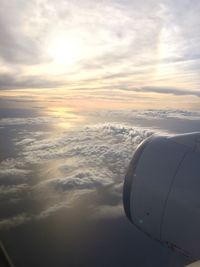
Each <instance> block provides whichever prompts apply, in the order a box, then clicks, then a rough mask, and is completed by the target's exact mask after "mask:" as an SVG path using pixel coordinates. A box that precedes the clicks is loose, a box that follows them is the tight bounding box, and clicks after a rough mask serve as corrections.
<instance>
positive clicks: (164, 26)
mask: <svg viewBox="0 0 200 267" xmlns="http://www.w3.org/2000/svg"><path fill="white" fill-rule="evenodd" d="M180 10H181V12H180ZM199 10H200V5H199V2H198V1H196V0H194V1H188V0H183V1H180V0H176V1H171V0H170V1H163V0H160V1H155V0H148V1H145V2H144V3H143V2H140V1H138V0H134V1H123V0H118V1H114V0H109V1H105V0H103V1H98V2H94V1H92V0H86V1H81V0H76V1H65V0H61V1H59V3H57V2H55V1H53V0H43V1H39V2H38V1H36V0H30V1H28V2H27V1H24V0H18V1H17V0H14V1H12V2H10V3H8V2H7V1H6V0H2V1H1V10H0V17H1V20H0V39H1V43H0V55H1V61H0V64H1V70H2V73H1V77H0V88H1V89H14V88H15V89H17V88H52V90H53V87H60V86H61V85H64V86H65V88H67V89H70V88H72V87H76V86H78V87H79V88H83V87H85V86H90V88H91V87H93V85H94V86H95V81H94V80H95V79H96V80H97V81H98V84H101V85H102V84H103V86H107V88H109V87H110V86H113V88H123V85H124V88H125V89H126V86H127V87H129V84H130V83H131V84H132V87H134V88H136V87H139V88H143V87H145V86H147V85H150V86H154V85H155V86H158V87H160V88H164V87H173V86H175V87H176V86H177V87H179V88H188V89H187V90H191V91H192V92H191V93H192V94H193V91H194V90H197V89H198V88H199V64H200V63H199V62H200V61H199V58H200V55H199V36H200V35H199V25H200V20H199ZM7 14H9V16H8V15H7ZM110 14H112V20H110ZM94 32H95V33H96V38H93V33H94ZM53 44H55V47H54V48H55V49H53V50H55V51H54V52H55V53H53V54H52V53H50V51H51V50H52V49H51V48H52V45H53ZM60 47H61V48H62V47H64V48H66V49H63V51H61V50H62V49H60V50H59V48H60ZM60 54H61V55H60ZM72 55H73V56H74V59H73V60H72V64H71V63H70V59H71V56H72ZM60 58H61V61H64V62H65V61H66V62H65V64H60V62H59V59H60ZM66 77H67V78H66ZM89 80H90V82H89ZM92 80H93V82H92ZM97 81H96V84H97ZM164 91H165V92H166V90H164ZM154 92H155V91H154ZM171 92H172V91H171ZM176 95H179V94H176Z"/></svg>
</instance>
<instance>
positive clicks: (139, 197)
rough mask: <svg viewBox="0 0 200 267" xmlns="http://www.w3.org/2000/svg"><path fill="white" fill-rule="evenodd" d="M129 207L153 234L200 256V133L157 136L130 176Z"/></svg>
mask: <svg viewBox="0 0 200 267" xmlns="http://www.w3.org/2000/svg"><path fill="white" fill-rule="evenodd" d="M123 204H124V210H125V213H126V215H127V217H128V218H129V220H130V221H131V222H132V223H133V224H134V225H135V226H137V227H138V228H139V229H140V230H141V231H143V232H145V233H146V234H148V235H149V236H150V237H152V238H154V239H156V240H159V241H161V242H162V243H165V244H166V245H167V246H169V247H171V248H174V249H176V250H179V251H181V252H182V253H183V254H185V255H187V256H190V257H192V258H195V259H199V258H200V133H191V134H183V135H176V136H152V137H150V138H148V139H147V140H145V141H144V142H142V144H141V145H139V147H138V148H137V150H136V152H135V154H134V156H133V158H132V160H131V162H130V165H129V168H128V171H127V174H126V176H125V181H124V191H123Z"/></svg>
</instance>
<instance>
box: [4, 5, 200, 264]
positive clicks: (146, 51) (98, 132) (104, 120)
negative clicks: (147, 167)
mask: <svg viewBox="0 0 200 267" xmlns="http://www.w3.org/2000/svg"><path fill="white" fill-rule="evenodd" d="M199 13H200V2H199V1H198V0H173V1H172V0H163V1H161V0H144V1H139V0H131V1H130V0H115V1H114V0H107V1H105V0H101V1H94V0H93V1H92V0H84V1H83V0H74V1H68V0H59V1H53V0H30V1H25V0H12V1H7V0H0V240H1V241H2V242H3V244H4V246H5V247H6V249H7V251H8V253H9V255H10V257H11V258H12V260H13V262H14V263H15V265H16V267H17V266H21V267H27V266H29V267H35V266H38V267H44V266H49V267H54V266H58V267H66V266H70V267H71V266H72V267H73V266H75V267H77V266H83V267H84V266H87V267H90V266H97V267H98V266H99V267H102V266H106V267H111V266H115V267H121V266H127V267H129V266H142V267H150V266H153V267H160V266H162V267H169V266H170V267H182V266H183V265H184V264H186V263H188V262H189V260H188V259H186V258H185V257H183V256H182V255H180V254H178V253H175V252H174V251H171V250H170V249H169V248H167V247H164V246H161V245H160V243H158V242H156V241H154V240H152V239H150V238H149V237H147V236H146V235H145V234H144V233H142V232H140V231H139V230H138V229H136V228H135V227H134V226H133V225H132V224H131V223H130V222H129V221H128V219H127V218H126V216H125V213H124V210H123V205H122V189H123V182H124V177H125V174H126V171H127V168H128V165H129V162H130V160H131V158H132V156H133V153H134V152H135V150H136V148H137V146H138V145H139V144H140V143H141V142H142V141H143V140H145V139H146V138H147V137H149V136H151V135H153V134H160V135H173V134H180V133H186V132H195V131H200V105H199V104H200V91H199V89H200V88H199V85H200V82H199V79H200V78H199V77H200V75H199V74H200V73H199V69H200V68H199V67H200V66H199V64H200V63H199V60H200V57H199V47H200V31H199V26H200V18H199Z"/></svg>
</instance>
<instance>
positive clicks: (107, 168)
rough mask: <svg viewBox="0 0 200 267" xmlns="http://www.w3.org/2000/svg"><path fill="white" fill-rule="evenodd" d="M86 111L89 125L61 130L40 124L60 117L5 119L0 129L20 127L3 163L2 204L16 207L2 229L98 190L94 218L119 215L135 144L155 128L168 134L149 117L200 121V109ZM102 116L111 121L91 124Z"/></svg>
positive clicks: (0, 168) (0, 177)
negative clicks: (10, 154) (10, 155)
mask: <svg viewBox="0 0 200 267" xmlns="http://www.w3.org/2000/svg"><path fill="white" fill-rule="evenodd" d="M87 116H89V118H90V119H89V121H90V124H88V125H82V126H79V127H76V128H71V129H68V130H59V131H38V127H39V126H40V125H41V124H44V123H45V124H48V125H50V124H56V123H59V118H57V117H56V116H55V118H54V117H53V116H49V117H48V116H47V117H27V118H3V119H1V120H0V126H2V127H3V128H2V129H0V131H4V132H6V131H8V130H10V131H12V130H13V129H15V135H14V137H13V139H12V140H11V142H12V146H13V147H14V150H15V151H16V155H15V157H13V158H5V159H3V160H2V161H1V163H0V181H1V186H0V192H3V194H1V199H2V201H3V202H2V205H4V206H5V207H7V206H8V207H12V209H11V210H16V212H14V213H12V212H11V213H10V215H9V216H8V214H7V212H5V216H3V215H2V218H1V221H0V227H1V228H9V227H13V226H16V225H20V224H22V223H25V222H29V221H32V220H40V219H45V218H47V217H48V216H52V215H53V214H55V213H56V212H58V211H59V210H61V209H66V208H70V207H71V206H72V203H73V201H76V200H78V199H82V198H85V197H86V198H90V197H91V198H93V197H94V195H95V201H97V200H98V202H99V203H98V207H97V206H95V207H93V212H91V217H93V218H94V217H95V218H97V217H98V216H100V217H101V216H120V214H122V213H121V210H122V209H121V193H122V184H123V179H124V175H125V173H126V170H127V167H128V164H129V161H130V159H131V157H132V155H133V153H134V151H135V149H136V147H137V146H138V144H139V143H140V142H141V141H142V140H144V139H145V138H147V137H148V136H150V135H152V134H153V133H155V132H156V133H157V132H162V133H164V131H163V130H162V129H159V130H158V127H156V126H155V127H154V128H153V127H152V126H151V127H149V126H145V122H147V125H148V122H149V121H150V122H151V125H153V123H152V121H154V122H156V121H158V123H159V125H160V122H161V121H162V122H163V123H164V122H168V121H170V120H172V121H173V120H175V122H176V123H177V122H178V121H184V123H185V124H187V121H188V122H190V121H191V122H193V121H199V117H200V113H199V112H198V111H184V110H141V111H135V110H129V111H128V110H127V111H121V110H115V111H114V110H108V111H99V112H93V113H88V114H87ZM97 118H98V120H99V121H101V120H102V119H103V120H105V118H106V120H107V121H108V122H107V123H101V122H99V123H92V121H93V119H94V120H95V121H96V120H97ZM63 120H64V118H61V121H63ZM109 121H111V122H109ZM114 121H115V122H114ZM117 121H118V122H117ZM138 121H139V122H140V121H143V126H136V125H137V122H138ZM16 127H18V128H16ZM27 127H28V128H27ZM16 129H18V130H17V134H16ZM27 129H28V131H27ZM165 133H167V132H165ZM168 133H169V131H168ZM90 202H91V203H92V201H91V200H90ZM33 206H34V207H36V208H35V209H34V210H32V207H33ZM112 210H113V212H112Z"/></svg>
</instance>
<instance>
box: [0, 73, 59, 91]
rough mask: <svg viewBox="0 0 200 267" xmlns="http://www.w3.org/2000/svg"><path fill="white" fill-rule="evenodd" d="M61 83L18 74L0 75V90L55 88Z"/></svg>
mask: <svg viewBox="0 0 200 267" xmlns="http://www.w3.org/2000/svg"><path fill="white" fill-rule="evenodd" d="M62 84H63V83H62V82H59V81H56V80H54V79H52V78H51V79H50V78H49V79H47V78H45V77H41V76H33V75H31V76H21V75H20V74H19V73H13V74H11V73H4V74H0V89H3V90H12V89H24V88H26V89H28V88H31V89H32V88H43V89H45V88H55V87H57V86H60V85H62Z"/></svg>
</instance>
